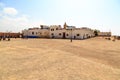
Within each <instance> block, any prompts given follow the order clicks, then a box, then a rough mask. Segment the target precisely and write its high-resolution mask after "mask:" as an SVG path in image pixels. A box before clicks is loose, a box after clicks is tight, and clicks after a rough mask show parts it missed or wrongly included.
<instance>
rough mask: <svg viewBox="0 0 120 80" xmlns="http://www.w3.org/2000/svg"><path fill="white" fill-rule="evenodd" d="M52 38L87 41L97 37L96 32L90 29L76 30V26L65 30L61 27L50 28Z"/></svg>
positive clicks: (65, 27) (53, 26)
mask: <svg viewBox="0 0 120 80" xmlns="http://www.w3.org/2000/svg"><path fill="white" fill-rule="evenodd" d="M49 35H50V38H63V39H65V38H67V39H69V38H73V39H86V38H90V37H93V36H95V35H94V31H93V30H91V29H89V28H85V27H84V28H76V27H75V26H67V24H66V23H65V24H64V28H62V27H61V26H60V25H52V26H50V34H49Z"/></svg>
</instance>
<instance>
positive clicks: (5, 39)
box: [0, 36, 10, 41]
mask: <svg viewBox="0 0 120 80" xmlns="http://www.w3.org/2000/svg"><path fill="white" fill-rule="evenodd" d="M1 40H3V41H10V37H9V36H0V41H1Z"/></svg>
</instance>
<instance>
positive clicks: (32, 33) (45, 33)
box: [22, 25, 49, 38]
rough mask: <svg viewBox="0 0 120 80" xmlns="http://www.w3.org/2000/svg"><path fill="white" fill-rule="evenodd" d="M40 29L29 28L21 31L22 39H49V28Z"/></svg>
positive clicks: (42, 26) (42, 27) (43, 26)
mask: <svg viewBox="0 0 120 80" xmlns="http://www.w3.org/2000/svg"><path fill="white" fill-rule="evenodd" d="M40 27H41V28H29V29H28V30H26V29H25V30H23V31H22V33H23V37H27V38H48V37H49V27H48V26H45V25H41V26H40Z"/></svg>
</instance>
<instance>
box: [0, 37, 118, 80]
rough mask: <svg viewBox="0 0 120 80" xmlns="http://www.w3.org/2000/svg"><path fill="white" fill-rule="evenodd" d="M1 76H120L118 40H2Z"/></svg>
mask: <svg viewBox="0 0 120 80" xmlns="http://www.w3.org/2000/svg"><path fill="white" fill-rule="evenodd" d="M0 80H120V41H116V42H113V41H108V40H105V39H102V38H92V39H87V40H74V41H73V42H72V43H71V42H70V40H63V39H12V40H11V41H10V42H9V41H1V42H0Z"/></svg>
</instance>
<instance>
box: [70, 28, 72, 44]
mask: <svg viewBox="0 0 120 80" xmlns="http://www.w3.org/2000/svg"><path fill="white" fill-rule="evenodd" d="M70 41H71V42H72V28H71V39H70Z"/></svg>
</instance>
